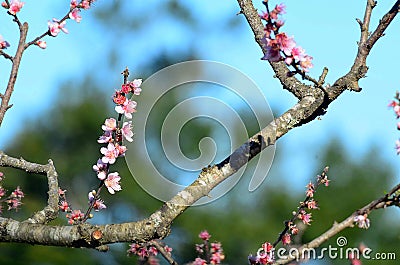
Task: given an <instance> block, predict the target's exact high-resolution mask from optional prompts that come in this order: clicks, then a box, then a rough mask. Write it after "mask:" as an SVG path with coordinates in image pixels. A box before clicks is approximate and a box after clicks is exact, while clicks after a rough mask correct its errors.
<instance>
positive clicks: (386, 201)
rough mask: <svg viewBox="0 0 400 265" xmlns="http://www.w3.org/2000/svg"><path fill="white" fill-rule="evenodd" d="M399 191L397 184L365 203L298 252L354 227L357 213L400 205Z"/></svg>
mask: <svg viewBox="0 0 400 265" xmlns="http://www.w3.org/2000/svg"><path fill="white" fill-rule="evenodd" d="M399 191H400V184H398V185H396V186H395V187H394V188H393V189H392V190H391V191H390V192H389V193H387V194H386V195H385V196H383V197H381V198H379V199H377V200H374V201H372V202H370V203H369V204H367V205H365V206H364V207H363V208H361V209H359V210H357V211H355V212H354V213H353V214H351V215H350V216H349V217H347V218H346V219H345V220H344V221H342V222H340V223H334V224H333V226H332V227H331V228H330V229H328V230H327V231H326V232H325V233H323V234H321V235H320V236H318V237H317V238H315V239H313V240H312V241H310V242H308V243H306V244H304V245H302V246H301V247H299V248H298V251H297V253H300V255H301V253H303V250H304V249H311V248H317V247H319V246H321V245H322V244H323V243H324V242H326V241H328V240H329V239H330V238H332V237H333V236H335V235H337V234H338V233H340V232H341V231H343V230H344V229H346V228H349V227H353V226H354V218H355V217H356V216H357V215H363V214H367V215H368V214H369V213H371V211H373V210H377V209H382V208H386V207H390V206H399V194H398V192H399ZM396 193H397V194H396ZM292 253H294V252H292ZM297 258H301V257H289V256H287V257H286V258H283V259H281V260H278V261H277V262H276V263H274V264H287V263H289V262H291V261H293V260H295V259H297Z"/></svg>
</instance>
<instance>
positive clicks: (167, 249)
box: [164, 245, 172, 253]
mask: <svg viewBox="0 0 400 265" xmlns="http://www.w3.org/2000/svg"><path fill="white" fill-rule="evenodd" d="M164 250H165V251H167V252H168V253H171V252H172V248H171V247H169V246H168V245H165V247H164Z"/></svg>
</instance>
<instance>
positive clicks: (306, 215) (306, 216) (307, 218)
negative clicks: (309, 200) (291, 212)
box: [298, 210, 312, 225]
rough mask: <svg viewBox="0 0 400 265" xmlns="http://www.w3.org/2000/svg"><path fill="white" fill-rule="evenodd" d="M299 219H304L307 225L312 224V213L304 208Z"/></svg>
mask: <svg viewBox="0 0 400 265" xmlns="http://www.w3.org/2000/svg"><path fill="white" fill-rule="evenodd" d="M298 217H299V219H300V220H301V221H303V223H304V224H305V225H310V222H311V221H312V220H311V213H306V212H305V211H304V210H302V211H301V212H300V213H299V216H298Z"/></svg>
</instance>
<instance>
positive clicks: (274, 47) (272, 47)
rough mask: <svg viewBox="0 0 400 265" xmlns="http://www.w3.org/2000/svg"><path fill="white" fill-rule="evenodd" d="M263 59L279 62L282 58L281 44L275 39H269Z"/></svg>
mask: <svg viewBox="0 0 400 265" xmlns="http://www.w3.org/2000/svg"><path fill="white" fill-rule="evenodd" d="M261 59H262V60H268V61H270V62H279V61H280V60H281V59H282V56H281V51H280V48H279V45H278V44H277V43H276V41H275V40H273V41H271V40H269V41H268V40H267V46H266V47H265V53H264V57H262V58H261Z"/></svg>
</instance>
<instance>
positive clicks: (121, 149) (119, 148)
mask: <svg viewBox="0 0 400 265" xmlns="http://www.w3.org/2000/svg"><path fill="white" fill-rule="evenodd" d="M115 149H116V150H117V153H118V156H124V155H125V152H126V150H128V148H126V146H125V145H119V144H115Z"/></svg>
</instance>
